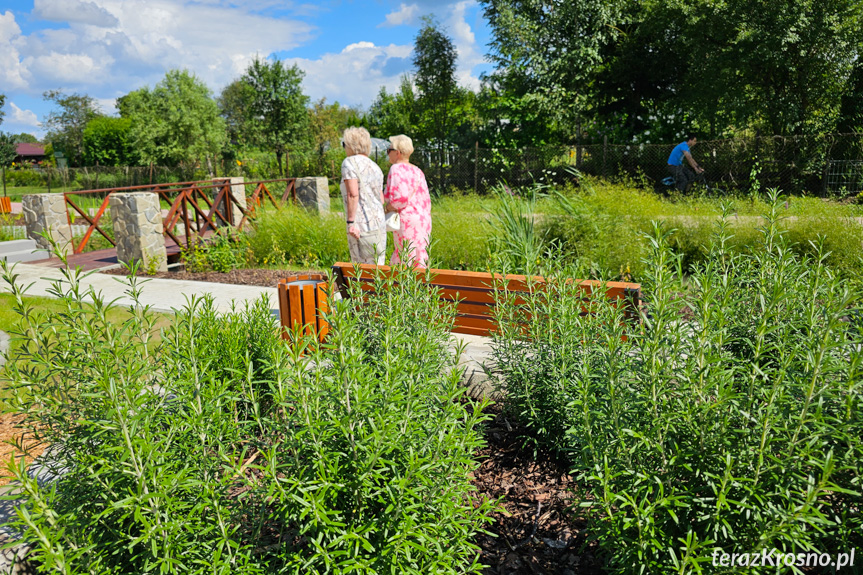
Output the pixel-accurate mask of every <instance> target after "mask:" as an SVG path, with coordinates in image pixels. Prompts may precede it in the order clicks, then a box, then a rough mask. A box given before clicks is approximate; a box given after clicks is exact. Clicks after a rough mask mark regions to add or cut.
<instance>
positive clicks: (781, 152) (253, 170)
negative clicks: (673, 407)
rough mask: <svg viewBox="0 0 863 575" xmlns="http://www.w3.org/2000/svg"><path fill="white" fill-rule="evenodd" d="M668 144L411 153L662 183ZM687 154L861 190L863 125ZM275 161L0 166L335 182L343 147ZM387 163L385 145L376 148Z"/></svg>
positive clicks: (817, 189) (456, 175)
mask: <svg viewBox="0 0 863 575" xmlns="http://www.w3.org/2000/svg"><path fill="white" fill-rule="evenodd" d="M673 145H674V143H670V144H640V145H639V144H611V143H608V142H607V141H603V142H600V143H596V142H593V143H587V144H584V145H576V146H565V147H563V146H561V147H553V146H546V147H541V148H518V149H514V148H481V147H479V146H474V147H472V148H467V149H449V148H448V149H423V148H419V149H417V150H416V151H415V152H414V155H413V156H412V157H411V161H412V162H413V163H415V164H416V165H418V166H419V167H420V168H421V169H422V170H423V171H424V172H425V175H426V179H427V180H428V182H429V187H430V188H431V189H432V190H433V191H435V192H438V193H448V192H450V191H452V190H456V189H458V190H463V191H475V192H477V193H486V192H488V191H489V190H490V189H491V188H493V187H494V186H497V185H500V184H507V185H509V186H515V187H519V186H525V185H533V184H558V185H559V184H563V183H565V182H569V181H572V180H573V179H574V176H573V171H574V170H577V171H578V172H581V173H583V174H587V175H591V176H597V177H604V178H622V177H626V178H629V179H631V180H634V181H636V182H637V183H638V184H639V185H641V186H643V187H648V188H650V187H652V188H654V189H657V190H661V189H664V188H665V187H666V186H665V185H664V184H663V183H662V180H663V179H665V178H666V177H667V176H668V175H669V172H668V167H667V163H668V155H669V153H670V152H671V148H672V147H673ZM692 155H693V157H694V158H695V159H696V160H697V162H698V163H699V165H701V166H702V167H703V168H704V169H705V176H706V179H707V182H708V184H709V185H710V187H711V188H714V189H717V190H724V191H727V192H729V193H733V192H748V191H749V190H750V189H751V187H752V186H753V184H757V185H758V186H759V187H760V188H761V189H766V188H772V187H777V188H779V189H781V190H782V191H783V192H785V193H792V194H810V195H821V196H826V195H831V196H837V195H838V196H847V195H857V194H859V193H861V191H863V134H823V135H816V136H799V137H780V136H764V137H752V138H735V139H726V140H710V141H701V142H699V143H698V144H697V145H696V146H695V147H694V148H693V150H692ZM280 159H281V160H282V163H281V165H280V163H279V162H278V161H277V159H276V158H275V156H274V155H273V154H264V153H259V154H255V155H251V156H249V157H248V158H247V159H245V160H225V161H222V162H218V163H216V162H211V163H207V164H203V165H202V164H199V165H191V166H181V167H172V168H166V167H155V166H154V167H117V168H108V167H89V168H67V169H58V168H55V167H40V168H36V169H27V170H11V171H7V173H6V180H7V185H8V186H11V187H10V190H11V191H12V195H13V196H14V194H15V187H16V186H26V187H28V188H29V191H28V192H27V193H33V192H34V191H38V190H40V189H41V190H42V191H60V190H65V191H68V190H80V189H99V188H111V187H121V186H138V185H146V184H157V183H168V182H178V181H198V180H204V179H208V178H210V177H213V176H215V177H224V176H244V177H246V179H250V180H264V179H273V178H279V177H283V176H282V174H284V173H285V172H286V173H287V176H289V177H304V176H326V177H328V178H329V179H330V181H331V182H338V180H339V178H340V175H341V170H340V167H341V163H342V160H343V159H344V152H343V150H342V149H341V148H337V149H336V148H331V149H328V150H326V151H324V152H319V151H317V150H311V149H304V150H292V151H290V152H289V153H288V154H286V155H285V157H283V158H280ZM372 159H374V160H375V161H376V162H377V163H378V165H380V166H381V169H382V170H383V171H384V172H386V171H387V169H388V162H387V158H386V156H385V154H382V153H378V154H377V155H376V156H375V155H373V156H372Z"/></svg>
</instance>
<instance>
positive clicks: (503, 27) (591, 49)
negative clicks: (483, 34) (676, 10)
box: [480, 0, 627, 137]
mask: <svg viewBox="0 0 863 575" xmlns="http://www.w3.org/2000/svg"><path fill="white" fill-rule="evenodd" d="M480 2H481V4H482V5H483V7H484V11H485V16H486V18H487V19H488V21H489V25H490V26H491V32H492V42H491V49H492V50H491V54H490V57H491V59H492V61H493V62H494V63H495V64H496V65H497V70H496V72H495V76H496V80H497V83H498V84H499V85H500V86H501V87H502V88H503V89H504V91H505V92H506V93H508V94H512V95H513V96H515V97H518V98H523V99H524V100H525V102H524V106H526V107H527V108H528V109H532V110H536V111H538V112H540V113H542V114H544V115H545V116H546V117H547V118H549V119H550V120H551V121H552V122H554V123H555V124H556V125H557V126H559V129H560V130H561V131H562V132H564V133H565V134H568V135H569V136H570V137H574V136H575V132H576V126H577V125H578V123H579V119H580V118H581V117H582V116H583V115H584V114H585V113H586V112H587V111H588V110H589V109H590V108H591V106H592V102H593V101H594V92H593V89H592V88H593V77H594V74H595V72H596V71H597V70H598V69H599V66H600V65H601V64H602V62H603V48H604V47H605V46H606V45H608V44H609V43H611V42H613V41H614V40H615V38H617V37H618V36H619V35H620V26H621V25H622V24H623V22H624V18H625V16H626V11H625V7H626V3H627V0H568V1H567V2H560V1H559V0H480Z"/></svg>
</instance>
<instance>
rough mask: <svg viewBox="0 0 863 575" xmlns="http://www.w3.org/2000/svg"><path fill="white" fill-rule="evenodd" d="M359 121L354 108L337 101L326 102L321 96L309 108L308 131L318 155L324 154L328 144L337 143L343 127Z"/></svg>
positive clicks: (333, 144)
mask: <svg viewBox="0 0 863 575" xmlns="http://www.w3.org/2000/svg"><path fill="white" fill-rule="evenodd" d="M359 123H360V119H359V115H358V114H357V111H356V110H354V109H352V108H345V107H344V106H342V105H341V104H339V103H338V102H333V103H332V104H327V99H326V98H321V99H320V100H318V101H317V102H315V103H314V104H313V105H312V107H311V108H309V133H310V135H311V140H312V145H313V146H314V147H315V150H316V151H317V153H318V155H320V156H323V155H324V153H325V152H326V150H327V147H328V146H329V147H336V146H338V145H339V138H340V137H341V135H342V132H344V131H345V128H347V127H348V126H354V125H357V124H359Z"/></svg>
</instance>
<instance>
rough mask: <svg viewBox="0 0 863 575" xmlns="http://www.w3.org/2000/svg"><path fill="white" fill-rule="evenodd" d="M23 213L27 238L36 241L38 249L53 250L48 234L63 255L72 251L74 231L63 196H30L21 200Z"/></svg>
mask: <svg viewBox="0 0 863 575" xmlns="http://www.w3.org/2000/svg"><path fill="white" fill-rule="evenodd" d="M21 211H22V212H23V213H24V223H25V224H27V237H28V238H30V239H31V240H36V247H38V248H39V249H42V250H49V251H50V250H51V243H50V242H49V241H48V240H47V239H46V238H45V237H43V235H42V234H46V235H48V236H50V237H51V239H52V240H54V241H55V242H56V243H57V247H58V248H59V249H60V250H61V251H62V252H63V253H69V252H71V251H72V229H71V227H70V226H69V216H67V215H66V200H65V198H64V197H63V194H30V195H26V196H24V197H23V198H22V199H21Z"/></svg>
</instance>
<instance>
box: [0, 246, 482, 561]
mask: <svg viewBox="0 0 863 575" xmlns="http://www.w3.org/2000/svg"><path fill="white" fill-rule="evenodd" d="M2 267H3V271H4V279H5V280H6V281H7V283H9V284H10V286H11V289H12V291H13V294H14V296H15V300H16V304H15V307H16V309H17V310H18V312H19V313H20V315H21V329H20V333H19V334H17V335H18V337H19V338H20V344H19V345H18V347H17V348H16V349H17V351H16V352H15V356H14V357H12V358H10V362H9V364H8V367H7V368H6V369H7V372H6V377H7V378H8V379H9V380H10V382H11V394H12V399H11V400H10V403H11V404H12V406H13V409H14V411H15V412H17V413H18V414H19V416H20V418H21V426H22V428H23V431H24V432H25V434H26V435H27V437H28V438H29V440H30V442H31V443H30V444H32V441H35V442H36V443H39V444H41V445H47V446H50V447H49V449H48V450H47V451H46V453H45V455H43V456H42V457H41V459H40V464H41V466H42V468H43V470H45V471H46V472H47V475H54V476H55V479H54V480H53V481H52V482H50V483H47V484H46V483H44V482H43V483H40V482H38V481H36V480H35V479H32V478H30V477H29V476H28V473H27V469H26V468H25V466H24V463H23V461H22V462H20V463H19V464H18V465H12V466H11V470H12V471H13V473H14V475H15V477H16V479H17V481H18V482H19V483H20V485H21V493H20V494H18V495H15V498H23V505H21V506H20V507H19V508H18V517H17V519H16V520H14V521H13V522H12V523H11V525H10V526H11V527H13V528H14V529H16V530H18V531H19V532H20V533H22V535H23V539H24V541H26V542H28V543H30V544H31V545H32V547H33V552H32V557H33V558H34V559H35V560H36V561H37V562H38V564H39V565H40V569H42V570H43V571H44V572H59V573H69V574H78V573H82V574H83V573H155V572H160V573H180V572H182V573H201V574H204V573H206V574H210V573H232V574H233V573H271V572H280V573H297V574H300V573H302V574H305V573H384V572H387V573H416V574H419V573H423V574H425V573H474V572H478V570H479V568H480V565H479V564H478V549H477V547H476V546H475V545H474V544H473V543H472V541H473V540H474V538H475V535H476V533H477V531H478V530H479V529H482V527H483V525H484V524H485V522H487V521H488V515H489V513H490V511H491V510H492V503H490V502H488V501H474V497H473V496H472V493H471V492H472V487H471V485H470V481H469V475H470V473H471V472H472V471H473V470H474V469H475V468H476V466H477V464H476V462H475V461H474V459H473V453H475V452H476V450H477V449H479V448H480V447H481V446H482V439H481V436H480V435H479V432H478V430H477V425H478V424H479V423H480V422H481V421H482V420H483V418H484V416H483V415H482V408H483V404H474V403H472V402H470V401H468V400H465V399H464V398H463V397H462V394H463V390H462V389H461V388H460V387H459V385H458V374H457V372H456V371H455V365H456V363H455V359H454V358H453V357H452V354H451V352H450V351H449V349H448V326H450V325H451V324H452V322H453V317H454V312H453V310H452V308H441V307H440V306H439V304H438V299H437V296H436V295H435V294H434V293H432V292H430V291H429V290H428V289H426V288H425V286H424V285H423V284H421V283H420V282H418V281H417V280H416V278H415V276H414V274H413V272H412V271H408V270H405V271H404V273H403V274H402V275H398V276H397V277H396V278H394V279H392V280H379V281H381V282H383V281H388V282H389V283H388V285H387V287H388V288H389V289H387V290H383V289H382V290H381V292H380V295H379V296H376V297H373V298H370V299H368V301H367V303H366V304H365V305H363V304H362V302H363V298H362V297H361V294H359V293H355V294H354V295H355V296H356V297H355V298H354V299H352V300H348V301H344V302H343V303H342V304H341V305H338V306H336V307H335V309H334V310H333V311H332V313H330V314H329V315H328V320H329V322H330V327H331V336H330V338H329V340H328V342H327V343H326V344H325V345H320V344H317V343H316V340H315V339H314V338H312V337H309V336H304V335H302V334H299V333H296V332H295V333H292V334H291V335H292V346H288V345H285V344H284V343H283V342H281V341H280V339H279V336H278V331H277V330H276V323H275V321H274V318H273V316H272V315H271V314H270V311H269V307H268V305H267V303H266V302H263V301H262V302H259V303H258V304H256V305H252V306H249V307H247V308H245V309H243V310H238V311H233V312H231V313H226V314H219V313H217V312H216V310H215V308H214V304H213V302H212V299H210V298H208V297H205V298H194V299H192V300H190V302H189V303H188V305H187V306H186V307H185V309H183V310H180V311H178V312H177V315H176V318H175V321H174V323H173V325H171V326H170V327H168V328H166V329H165V330H164V331H163V332H162V334H161V337H160V338H158V340H159V341H154V335H155V334H154V333H153V325H154V324H153V316H152V314H151V313H150V312H149V310H148V309H147V308H146V307H145V306H142V305H140V304H139V303H138V302H139V301H140V300H139V296H140V293H141V285H140V284H139V283H138V280H136V279H135V277H134V275H133V276H132V277H130V278H129V280H128V281H129V282H130V284H129V293H130V295H131V297H132V299H133V301H135V302H136V304H135V305H133V306H132V307H131V310H130V315H129V317H128V318H127V319H125V320H124V321H122V322H120V323H119V324H118V323H111V322H109V321H108V320H107V317H106V314H107V312H108V310H109V309H110V307H111V306H110V304H109V303H108V302H105V301H104V300H103V299H102V298H101V297H100V296H99V295H98V294H96V293H93V292H92V291H86V290H84V289H83V288H82V282H81V280H82V273H81V272H80V271H72V270H69V271H64V274H65V278H64V280H63V281H60V282H56V283H55V284H54V286H53V288H52V291H53V295H55V296H56V297H58V298H59V299H60V301H61V302H62V303H63V309H62V310H61V311H58V312H54V311H40V310H38V309H34V308H33V307H32V306H30V305H29V304H28V303H27V300H26V298H24V297H22V296H23V290H22V288H21V287H20V286H19V285H17V282H16V278H15V273H14V269H10V268H9V266H8V265H7V264H5V262H3V263H2ZM380 287H381V288H383V285H381V286H380ZM19 449H22V450H23V449H25V445H23V444H22V445H20V446H19ZM44 475H45V473H43V476H44Z"/></svg>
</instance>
